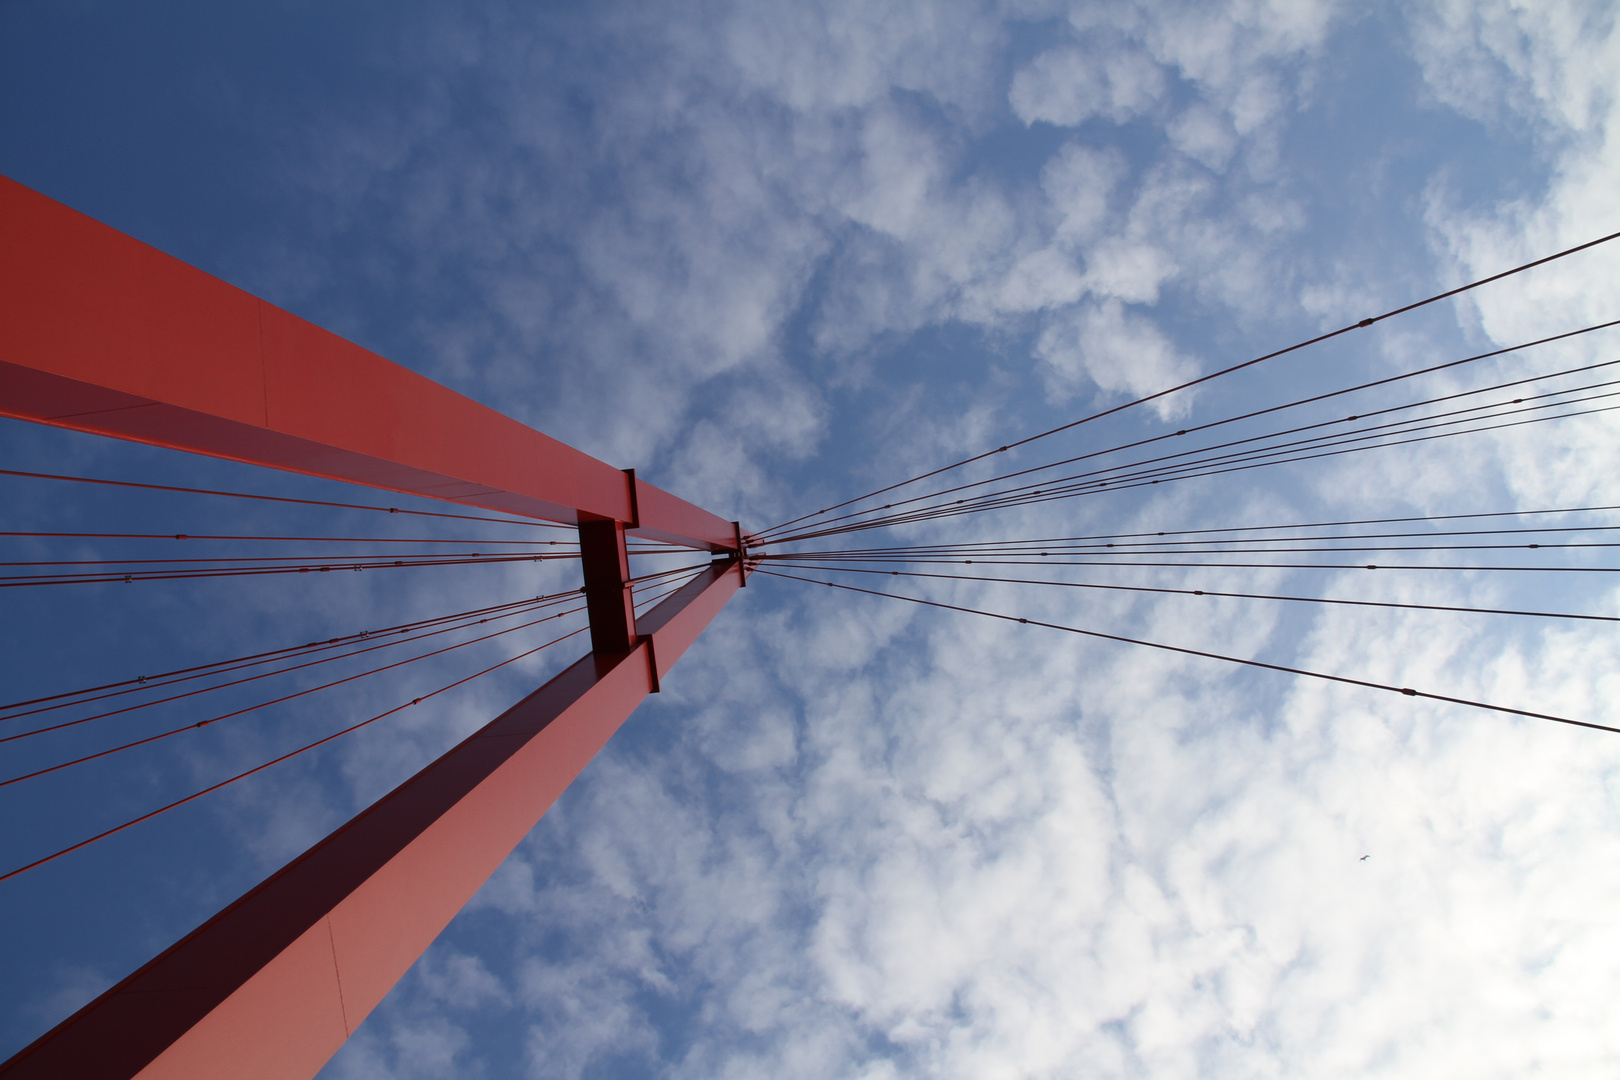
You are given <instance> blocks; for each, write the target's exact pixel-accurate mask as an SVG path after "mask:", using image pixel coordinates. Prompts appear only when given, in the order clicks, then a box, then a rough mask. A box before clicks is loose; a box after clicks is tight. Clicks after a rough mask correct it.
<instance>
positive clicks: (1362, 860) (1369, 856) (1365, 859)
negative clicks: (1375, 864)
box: [1356, 855, 1372, 862]
mask: <svg viewBox="0 0 1620 1080" xmlns="http://www.w3.org/2000/svg"><path fill="white" fill-rule="evenodd" d="M1370 858H1372V856H1371V855H1363V856H1362V857H1361V858H1359V859H1357V860H1356V861H1357V862H1366V861H1367V860H1368V859H1370Z"/></svg>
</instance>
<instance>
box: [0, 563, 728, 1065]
mask: <svg viewBox="0 0 1620 1080" xmlns="http://www.w3.org/2000/svg"><path fill="white" fill-rule="evenodd" d="M740 585H741V571H740V569H739V567H738V564H737V562H736V561H735V560H726V561H723V562H716V563H715V564H714V565H713V566H711V567H710V568H709V569H707V570H705V571H704V572H703V573H702V574H701V575H699V577H698V578H697V579H695V580H694V581H692V582H691V583H689V584H688V585H686V586H685V587H683V588H682V589H681V590H680V591H679V592H677V593H675V594H674V595H672V596H670V597H668V598H666V599H665V600H664V601H663V602H662V603H660V604H659V605H657V606H656V607H655V608H654V609H653V610H652V611H651V612H649V613H648V614H647V616H646V617H644V619H643V622H644V623H645V625H646V627H647V632H646V633H645V634H644V635H643V636H642V637H641V638H640V639H639V640H638V641H637V642H636V643H635V645H634V647H632V648H631V649H630V650H629V651H627V652H623V653H619V654H617V655H609V656H603V655H598V654H592V655H591V656H587V657H585V658H583V659H582V660H580V661H579V662H577V663H576V664H574V665H573V666H572V667H570V668H568V669H567V670H566V671H564V672H563V673H562V674H560V675H558V676H557V677H556V678H554V679H552V680H551V681H550V682H548V683H546V685H545V686H543V687H541V688H540V689H539V690H537V691H535V692H534V693H533V694H530V695H529V696H528V697H527V698H525V699H523V700H522V701H521V702H519V703H518V704H516V705H514V706H513V707H512V708H510V709H508V710H507V711H506V712H505V713H503V714H501V716H499V717H497V718H496V719H495V720H493V721H491V722H490V723H489V724H488V725H487V726H485V727H484V728H483V729H481V730H480V731H478V732H476V733H475V734H473V735H471V736H469V737H468V738H467V739H466V740H464V741H463V742H462V743H461V744H460V745H458V746H456V747H455V748H454V749H452V750H450V751H449V752H447V753H446V754H444V755H443V756H442V757H440V758H439V759H438V760H437V761H435V762H433V763H432V764H431V765H429V766H427V767H426V768H424V769H423V770H422V771H421V772H419V773H417V774H416V775H415V776H413V777H412V778H411V779H409V780H407V781H405V783H403V784H401V785H400V786H399V787H398V788H396V789H395V790H394V791H393V792H392V793H390V794H389V795H387V796H385V797H384V798H383V799H381V800H379V801H378V802H377V803H376V804H374V805H373V806H372V807H371V808H370V809H368V810H366V811H364V812H363V813H361V814H360V815H359V816H358V817H356V818H355V819H354V820H352V821H350V822H349V823H348V824H347V825H344V826H343V827H342V828H340V829H338V830H337V831H336V832H335V833H333V834H332V835H331V836H329V837H327V838H326V839H325V840H323V841H321V842H320V843H319V844H317V845H315V846H314V847H313V848H311V849H310V850H309V851H307V852H305V853H304V854H303V855H301V856H300V857H299V858H297V859H295V860H294V861H293V862H291V863H289V864H288V865H287V866H286V867H284V868H283V869H282V870H280V871H279V872H277V873H276V874H275V875H274V876H272V877H271V878H269V879H268V880H266V881H265V882H264V883H263V884H261V885H259V886H258V887H256V888H255V889H253V890H252V891H251V892H249V893H247V895H245V896H243V897H242V898H241V899H240V900H237V901H236V902H235V903H234V904H232V905H231V906H230V907H228V908H226V909H225V910H224V911H222V912H220V913H219V914H218V915H216V916H214V918H212V919H210V920H209V921H208V922H207V923H204V924H203V925H202V926H201V927H199V928H198V929H196V930H195V931H193V932H192V933H190V934H188V935H187V936H186V937H185V938H183V939H182V940H181V941H180V942H179V943H177V944H176V945H174V946H172V947H171V948H169V949H168V950H167V951H165V952H164V953H163V954H162V955H160V956H158V957H157V958H156V959H155V960H153V961H151V962H150V963H148V964H147V965H146V966H145V967H143V968H141V969H140V970H139V971H137V972H136V973H135V974H133V975H131V976H130V977H129V978H127V979H125V980H124V981H123V982H121V983H119V984H118V985H117V986H115V987H113V988H112V989H111V990H109V991H107V992H106V993H105V994H103V995H102V996H101V997H99V998H97V999H96V1000H95V1001H93V1002H91V1003H90V1004H89V1005H87V1006H85V1007H84V1008H83V1009H81V1010H80V1011H79V1012H78V1013H76V1014H75V1015H74V1016H72V1017H70V1018H69V1019H67V1020H66V1021H64V1022H63V1023H62V1024H60V1025H58V1026H57V1027H56V1028H55V1029H54V1030H52V1031H51V1032H49V1033H47V1034H46V1035H44V1036H43V1037H41V1038H40V1039H39V1040H37V1041H36V1042H35V1043H34V1044H33V1045H32V1046H30V1047H28V1048H27V1049H26V1050H24V1051H23V1052H22V1053H20V1054H18V1055H17V1057H15V1058H13V1059H12V1060H11V1061H9V1062H7V1063H6V1064H5V1065H3V1066H0V1077H4V1078H5V1080H25V1078H26V1080H35V1078H38V1080H44V1078H52V1080H60V1078H63V1077H73V1078H75V1080H114V1078H118V1080H124V1078H128V1077H137V1076H138V1077H141V1078H143V1080H160V1078H161V1080H204V1078H207V1080H225V1078H243V1080H247V1078H252V1080H295V1078H296V1080H305V1078H308V1077H311V1076H313V1075H314V1074H315V1073H316V1072H317V1071H319V1069H320V1068H321V1066H323V1065H324V1064H325V1063H326V1061H327V1060H328V1059H329V1058H330V1057H331V1056H332V1055H333V1054H334V1053H336V1052H337V1049H338V1047H340V1046H341V1045H342V1044H343V1041H344V1040H345V1039H346V1038H348V1036H349V1035H350V1034H352V1033H353V1031H354V1029H355V1028H356V1027H357V1026H359V1024H360V1022H361V1021H362V1020H364V1019H365V1018H366V1016H367V1015H368V1014H369V1013H370V1012H371V1010H372V1009H373V1008H375V1007H376V1005H377V1003H378V1002H380V1001H381V1000H382V998H383V996H384V995H385V994H387V993H388V991H389V989H391V988H392V987H393V985H394V984H395V983H396V982H397V981H398V980H399V979H400V977H401V976H402V975H404V974H405V972H406V970H407V969H409V967H410V966H411V964H413V963H414V962H415V961H416V958H417V957H418V956H420V955H421V954H422V952H423V951H424V950H425V949H426V948H427V947H428V945H430V944H431V943H432V941H433V939H434V938H435V937H437V936H438V934H439V932H440V931H442V930H443V929H444V927H445V926H446V925H448V923H449V922H450V920H451V919H452V918H453V917H454V916H455V914H456V912H458V911H460V910H461V908H462V906H463V905H465V904H466V902H467V901H468V900H469V899H470V898H471V897H472V895H473V893H474V892H476V891H477V890H478V887H479V886H480V885H482V884H483V883H484V881H485V880H486V879H487V878H488V877H489V875H490V874H492V873H494V871H495V869H496V867H498V866H499V865H500V864H501V861H502V860H503V859H505V858H506V856H507V855H509V854H510V853H511V851H512V849H513V848H515V847H516V846H517V844H518V842H519V841H520V840H522V839H523V837H524V835H525V834H527V833H528V831H529V830H530V829H531V828H533V826H534V824H535V822H537V821H538V820H539V819H540V817H541V815H542V814H544V813H545V811H546V810H547V808H549V807H550V806H551V804H552V803H553V802H554V801H555V800H556V798H557V796H559V795H560V794H562V791H563V789H564V788H566V787H567V786H568V784H569V783H570V782H571V781H572V780H573V779H574V777H575V776H577V775H578V774H579V772H580V771H581V770H582V769H583V768H584V767H585V766H586V765H587V764H588V763H589V762H590V760H591V758H592V757H594V756H595V754H596V753H597V751H598V750H600V749H601V748H602V746H603V745H604V744H605V743H606V742H607V740H608V738H609V737H610V736H611V735H612V734H613V733H614V732H615V731H616V730H618V727H619V725H620V724H621V723H623V722H624V720H625V718H626V717H628V716H629V715H630V713H631V712H632V711H633V710H634V709H635V708H636V706H637V705H639V704H640V703H641V701H642V699H643V698H644V697H646V696H647V694H648V692H649V691H650V690H651V689H652V688H653V685H654V684H653V680H652V678H651V670H650V668H651V665H652V662H653V661H652V657H653V656H656V657H658V666H659V667H660V668H662V669H664V670H667V669H668V666H669V665H670V664H673V663H674V660H675V659H676V658H678V657H679V656H680V655H681V653H682V652H684V651H685V649H686V647H687V646H688V645H689V644H690V643H691V641H692V640H693V639H694V638H695V637H696V635H697V632H698V631H700V630H701V629H702V627H703V626H704V625H706V624H707V623H708V621H709V619H710V618H711V617H712V616H713V614H714V612H716V611H718V610H719V609H720V608H721V607H722V606H723V605H724V604H725V602H726V600H727V599H729V598H730V596H731V595H732V593H734V592H735V591H736V590H737V589H738V588H739V587H740Z"/></svg>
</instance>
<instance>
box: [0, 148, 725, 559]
mask: <svg viewBox="0 0 1620 1080" xmlns="http://www.w3.org/2000/svg"><path fill="white" fill-rule="evenodd" d="M0 415H5V416H12V417H16V418H18V419H22V420H31V421H34V422H37V423H44V424H51V425H54V426H56V427H64V428H72V429H74V430H77V431H88V432H93V433H95V434H98V435H108V436H111V437H113V438H119V439H130V440H134V441H136V442H145V443H151V444H153V445H157V446H166V447H170V448H173V449H178V450H187V451H191V452H194V453H201V454H208V455H211V456H213V457H221V458H230V459H233V460H236V461H246V462H251V463H253V464H256V465H267V466H270V467H273V468H278V469H285V470H288V471H291V472H300V473H307V474H309V475H312V476H323V477H330V478H333V479H338V480H346V481H349V482H351V483H357V484H364V485H366V486H368V487H375V488H383V489H386V490H390V491H400V492H406V493H409V494H412V495H425V496H428V497H430V498H435V499H446V500H449V501H451V502H457V503H462V504H465V505H469V506H478V507H484V508H486V509H490V510H498V511H503V512H506V513H511V514H519V515H522V516H525V517H534V518H542V519H544V520H548V521H558V522H565V523H568V524H576V523H578V522H579V521H581V520H590V519H593V518H597V519H600V518H608V519H612V520H616V521H623V522H634V523H635V524H636V528H635V529H634V530H632V535H637V536H643V537H646V538H648V539H654V540H661V541H666V542H671V543H679V544H687V545H691V546H695V547H702V548H707V549H709V550H711V551H729V550H733V549H735V547H736V540H735V533H734V531H733V528H732V525H731V523H730V522H728V521H725V520H724V519H722V518H720V517H718V516H716V515H714V514H711V513H709V512H708V511H706V510H703V509H701V508H699V507H696V506H693V505H692V504H691V503H688V502H686V501H685V500H683V499H680V498H677V497H676V496H674V495H671V494H669V493H668V492H666V491H661V490H659V489H658V488H656V487H654V486H652V485H651V484H648V483H646V482H645V481H641V480H632V479H631V478H629V477H627V476H625V475H624V474H623V473H621V472H620V471H619V470H617V469H614V468H613V467H612V466H610V465H607V464H605V463H603V462H600V461H598V460H596V459H595V458H593V457H591V456H590V455H588V454H585V453H582V452H580V451H578V450H575V449H573V448H572V447H570V446H567V445H565V444H563V443H560V442H558V441H557V440H555V439H552V438H550V437H548V436H546V435H543V434H541V433H540V432H538V431H535V430H534V429H532V428H529V427H526V426H525V425H523V424H520V423H518V422H517V421H516V420H513V419H511V418H509V417H506V416H503V415H501V414H500V413H498V412H496V411H495V410H493V409H490V408H488V407H486V406H484V405H480V404H478V403H477V402H476V401H473V400H472V399H471V398H468V397H464V396H463V395H461V394H458V393H456V392H455V391H453V390H450V389H448V388H446V387H443V386H440V385H439V384H437V383H435V382H433V381H432V380H430V379H426V378H423V377H422V376H420V375H417V374H416V373H414V372H412V371H409V370H407V369H405V368H403V367H400V366H399V365H398V364H395V363H392V362H390V361H388V360H385V359H383V358H382V357H380V356H378V355H376V354H375V353H372V352H368V351H367V350H365V349H362V348H361V347H360V346H358V345H355V344H353V343H352V342H349V341H345V340H344V339H342V338H340V337H338V336H337V335H335V334H332V333H329V332H327V331H325V330H322V329H321V328H320V327H318V326H316V325H314V324H313V323H310V322H306V321H305V320H303V319H300V318H298V317H297V316H295V315H292V314H290V313H288V312H286V311H283V310H281V309H280V308H278V307H276V306H274V305H273V304H268V303H266V302H264V301H263V300H260V299H258V298H256V297H254V296H251V295H249V294H248V293H245V292H243V291H242V290H240V289H238V288H236V287H235V286H232V285H228V284H226V283H225V282H223V281H221V280H219V279H218V278H215V277H212V276H210V275H208V274H205V273H203V272H202V271H201V270H198V269H196V268H195V267H192V266H189V265H187V264H186V263H183V262H181V261H180V260H178V259H175V258H173V257H172V256H169V255H165V254H163V253H162V252H160V251H158V250H157V249H156V248H153V247H150V246H149V245H147V244H143V243H141V242H140V241H138V240H136V239H134V238H133V237H129V236H126V235H124V234H123V233H120V232H118V231H117V230H116V229H113V228H111V227H109V226H107V225H103V224H101V223H100V222H97V221H94V220H93V219H91V218H88V217H86V216H84V215H83V214H80V213H79V212H77V211H75V210H72V209H70V208H68V207H66V206H63V205H62V204H61V203H58V202H56V201H54V200H52V199H49V198H47V197H45V196H44V195H41V194H39V193H38V192H36V191H33V190H30V189H29V188H26V187H24V186H23V185H21V184H18V183H16V182H15V181H13V180H9V179H6V178H4V177H0ZM632 488H633V490H632Z"/></svg>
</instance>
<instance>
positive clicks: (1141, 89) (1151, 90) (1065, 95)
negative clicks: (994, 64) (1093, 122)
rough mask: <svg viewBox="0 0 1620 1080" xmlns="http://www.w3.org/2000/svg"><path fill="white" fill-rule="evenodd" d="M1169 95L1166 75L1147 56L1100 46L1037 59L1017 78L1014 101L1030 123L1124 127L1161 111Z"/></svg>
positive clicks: (1123, 46) (1120, 45)
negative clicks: (1098, 121) (1097, 122)
mask: <svg viewBox="0 0 1620 1080" xmlns="http://www.w3.org/2000/svg"><path fill="white" fill-rule="evenodd" d="M1088 44H1092V43H1088ZM1166 90H1167V80H1166V79H1165V75H1164V72H1163V71H1162V70H1161V69H1160V68H1159V66H1158V65H1157V64H1156V63H1154V62H1153V60H1152V59H1151V58H1150V57H1149V56H1148V54H1147V53H1146V52H1144V51H1143V50H1141V49H1140V48H1137V47H1134V46H1133V45H1131V44H1129V43H1125V42H1097V43H1095V45H1094V47H1092V48H1089V49H1086V50H1081V49H1077V48H1058V49H1052V50H1050V51H1048V52H1044V53H1042V54H1041V55H1040V56H1037V57H1036V58H1035V59H1034V60H1033V61H1031V62H1030V63H1029V64H1028V66H1026V67H1024V68H1023V69H1022V70H1020V71H1019V72H1018V73H1017V74H1016V75H1014V76H1013V82H1012V90H1011V94H1010V101H1011V104H1012V109H1013V112H1014V113H1015V114H1016V115H1017V116H1018V119H1020V120H1022V121H1023V122H1024V123H1026V124H1033V123H1036V122H1038V121H1045V122H1046V123H1049V124H1056V125H1058V126H1059V127H1078V126H1079V125H1081V124H1083V123H1085V122H1086V121H1087V120H1089V119H1091V118H1092V117H1101V118H1102V119H1105V120H1108V121H1110V122H1112V123H1115V124H1123V123H1125V122H1126V121H1128V120H1132V119H1135V118H1136V117H1138V116H1141V115H1144V114H1147V113H1151V112H1153V111H1155V110H1156V109H1157V107H1158V105H1159V104H1160V102H1162V101H1163V100H1164V97H1165V93H1166Z"/></svg>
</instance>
